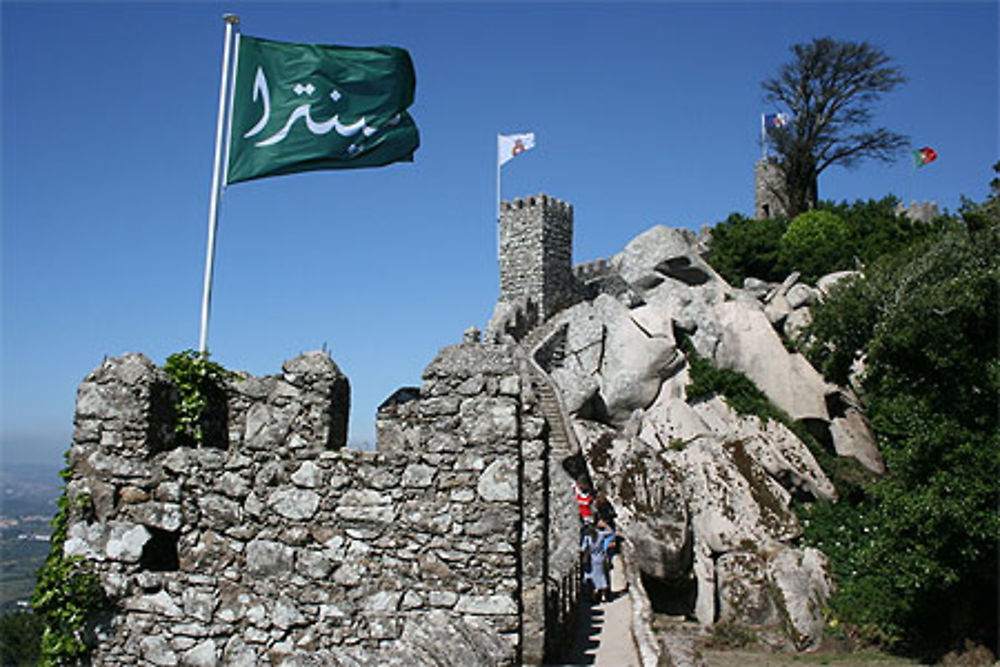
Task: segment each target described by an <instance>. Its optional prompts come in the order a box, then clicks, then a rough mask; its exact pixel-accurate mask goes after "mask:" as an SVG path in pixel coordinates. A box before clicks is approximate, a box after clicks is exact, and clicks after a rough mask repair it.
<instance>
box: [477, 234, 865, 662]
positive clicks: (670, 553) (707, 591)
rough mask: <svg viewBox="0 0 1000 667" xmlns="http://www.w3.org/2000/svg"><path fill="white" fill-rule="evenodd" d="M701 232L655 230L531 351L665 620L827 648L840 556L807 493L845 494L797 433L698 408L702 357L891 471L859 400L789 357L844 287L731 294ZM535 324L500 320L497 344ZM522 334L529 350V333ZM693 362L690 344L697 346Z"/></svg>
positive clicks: (750, 285)
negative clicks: (805, 508)
mask: <svg viewBox="0 0 1000 667" xmlns="http://www.w3.org/2000/svg"><path fill="white" fill-rule="evenodd" d="M704 250H705V247H704V245H703V243H702V242H701V240H700V239H699V238H698V237H697V236H696V235H695V234H693V233H692V232H688V231H682V230H676V229H670V228H667V227H664V226H658V227H654V228H652V229H650V230H648V231H647V232H645V233H643V234H642V235H640V236H639V237H637V238H636V239H634V240H633V241H632V242H631V243H629V244H628V246H627V247H626V248H625V249H624V250H623V251H622V252H621V253H619V254H618V255H616V256H615V257H613V258H611V260H610V261H608V262H604V263H601V270H600V271H588V272H586V274H583V273H581V275H586V276H587V282H586V283H584V284H582V285H581V291H582V293H583V294H584V295H585V296H584V297H583V298H581V299H580V300H579V301H578V302H577V303H576V304H575V305H573V306H571V307H570V308H567V309H565V310H563V311H561V312H560V313H558V314H556V315H555V316H553V317H552V318H550V319H549V320H548V321H547V322H544V323H542V324H540V325H538V326H537V327H536V328H535V330H534V331H532V332H531V333H529V334H528V335H527V336H525V337H523V338H522V345H525V346H528V347H530V352H531V353H532V354H534V355H535V358H536V359H537V360H538V361H539V362H540V363H541V364H542V366H543V367H544V368H545V369H546V371H547V372H548V373H549V374H550V376H551V377H552V379H553V380H554V382H555V384H556V385H557V386H558V388H559V390H560V392H561V393H562V398H563V402H564V405H565V406H566V409H567V411H568V412H569V413H570V415H571V417H572V420H571V421H572V424H573V428H574V430H575V431H576V435H577V438H578V440H579V442H580V445H581V449H582V451H583V454H584V456H585V457H586V460H587V463H588V468H589V473H590V476H591V478H592V480H593V483H594V484H595V486H596V487H597V488H599V489H602V490H604V491H606V492H607V493H608V495H609V497H610V498H611V499H612V500H613V502H615V503H616V504H617V506H618V509H619V514H620V517H621V523H622V527H623V531H624V534H625V535H626V537H627V540H628V548H629V549H630V550H631V555H632V557H633V558H634V561H635V563H636V565H637V566H638V567H639V569H640V571H641V572H642V575H643V580H644V581H645V582H646V584H647V586H646V588H647V590H648V591H650V593H651V595H650V597H651V598H652V599H653V604H654V607H657V608H659V609H661V610H664V611H667V612H669V613H672V614H675V615H684V616H687V617H689V618H694V619H696V620H697V621H698V622H699V623H701V624H702V625H705V626H709V625H712V624H715V623H720V622H731V623H738V624H742V625H747V626H753V627H758V628H761V629H770V630H773V631H774V632H773V633H772V634H773V635H774V636H776V637H777V636H782V637H784V638H785V639H786V641H789V642H790V643H791V644H793V645H794V646H795V647H797V648H799V649H808V648H812V647H815V646H816V645H817V644H818V642H819V640H820V637H821V634H822V624H823V618H822V609H823V606H824V603H825V600H826V598H827V596H828V595H829V593H830V590H831V586H832V582H831V579H830V574H829V568H828V565H827V561H826V558H825V556H824V555H823V554H822V553H821V552H819V551H817V550H816V549H813V548H809V547H801V546H799V544H798V538H799V537H800V535H801V532H802V531H801V528H800V526H799V524H798V521H797V519H796V516H795V514H794V513H793V512H792V510H791V508H790V505H791V502H792V499H793V498H800V499H806V500H808V499H823V500H835V499H836V496H837V492H836V489H835V487H834V485H833V484H832V483H831V481H830V479H828V477H827V475H826V474H825V473H824V471H823V469H822V468H821V467H820V465H819V464H818V463H817V461H816V458H815V456H814V455H813V453H812V452H811V451H810V450H809V448H808V447H807V446H806V445H805V444H804V443H803V442H802V440H801V439H800V438H799V437H798V436H796V435H795V433H793V432H792V430H790V429H789V428H788V427H786V426H785V425H784V424H782V423H779V422H777V421H774V420H762V419H761V418H759V417H756V416H748V415H740V414H738V413H737V412H736V411H735V410H733V409H732V408H731V407H730V406H729V405H728V404H727V403H726V400H725V399H724V398H723V397H721V396H714V397H709V398H701V399H699V400H691V399H690V398H689V397H688V396H687V391H686V389H687V386H688V384H689V383H690V369H691V361H692V360H691V359H689V358H688V355H686V354H685V353H684V351H683V349H682V346H681V341H680V340H679V339H680V338H681V337H682V336H686V337H687V338H688V339H689V340H690V342H691V345H692V346H693V349H694V350H695V351H696V352H697V354H698V355H700V356H701V357H704V358H706V359H708V360H709V361H710V362H711V363H712V364H713V365H714V366H715V367H717V368H725V369H732V370H735V371H739V372H740V373H742V374H744V375H745V376H746V377H748V378H749V379H750V380H752V381H753V382H754V384H756V386H757V387H758V388H759V389H760V390H761V391H762V392H763V393H764V394H765V395H766V396H767V398H768V399H770V401H771V402H772V403H773V404H774V406H776V407H777V408H779V409H780V410H781V411H783V412H784V413H786V414H787V415H788V416H789V417H790V419H791V420H793V422H796V423H800V424H802V425H804V426H806V427H807V428H808V430H809V432H810V433H811V434H812V435H813V436H814V437H815V438H816V440H817V441H819V442H820V443H822V445H823V446H825V447H827V448H828V450H829V451H830V453H831V454H835V455H837V456H847V457H853V458H854V459H856V460H857V461H858V462H859V463H860V464H861V465H863V466H864V467H866V468H868V469H869V470H871V471H872V472H874V473H880V472H882V470H883V465H882V461H881V457H880V455H879V452H878V450H877V448H876V446H875V442H874V438H873V436H872V433H871V431H870V429H869V428H868V425H867V423H866V421H865V418H864V415H863V414H862V413H861V412H860V410H859V409H858V401H857V398H856V396H855V395H854V393H853V392H852V390H851V389H850V388H846V387H837V386H833V385H831V384H829V383H827V382H826V381H825V380H824V379H823V378H822V376H821V375H820V374H819V373H818V372H817V371H816V369H814V368H813V367H812V366H811V365H810V364H809V363H808V361H807V360H806V359H805V358H804V357H803V356H802V355H800V354H798V353H795V352H791V351H789V349H788V348H787V347H786V342H787V340H788V339H789V338H790V337H792V336H794V335H795V334H796V333H797V332H798V331H800V330H801V328H802V327H803V326H805V324H807V323H808V321H809V317H810V316H809V308H810V306H811V305H813V304H814V303H816V302H817V301H818V300H820V299H822V298H823V296H824V294H825V293H826V291H827V290H828V289H829V286H830V284H832V283H833V282H835V281H836V280H838V279H842V278H843V277H844V275H834V276H828V277H826V278H824V279H823V280H821V281H819V284H818V285H816V286H810V285H805V284H803V283H800V282H798V276H797V275H794V274H793V275H792V276H789V277H788V279H787V280H786V281H784V283H782V284H780V285H775V284H766V283H763V282H761V281H755V280H752V279H750V280H748V281H747V282H746V284H745V285H744V286H743V287H742V288H736V287H733V286H731V285H729V284H727V283H726V281H725V280H723V279H722V278H721V277H720V276H719V275H718V274H717V273H716V272H715V271H714V270H713V269H712V268H711V266H709V265H708V263H707V262H706V261H705V260H704V259H703V257H702V254H703V251H704ZM515 322H517V323H518V324H520V322H518V318H517V317H515V316H514V314H512V312H511V308H510V305H509V304H501V306H500V307H498V308H497V311H496V315H495V316H494V320H493V321H492V322H491V324H490V329H489V335H491V336H493V337H494V338H497V339H499V338H503V337H504V336H505V335H507V334H510V333H513V330H512V323H515ZM515 337H518V335H517V334H515ZM688 349H690V348H688Z"/></svg>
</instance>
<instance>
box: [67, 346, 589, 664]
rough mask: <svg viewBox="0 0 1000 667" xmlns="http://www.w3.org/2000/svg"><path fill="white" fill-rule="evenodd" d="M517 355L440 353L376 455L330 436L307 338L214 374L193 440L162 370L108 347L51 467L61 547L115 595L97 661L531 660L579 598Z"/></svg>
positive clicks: (336, 408) (335, 397)
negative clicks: (223, 374)
mask: <svg viewBox="0 0 1000 667" xmlns="http://www.w3.org/2000/svg"><path fill="white" fill-rule="evenodd" d="M514 352H515V350H514V348H513V347H511V346H502V345H483V344H479V343H463V344H461V345H456V346H453V347H450V348H445V349H444V350H442V351H441V353H440V354H439V355H438V357H437V358H436V359H435V360H434V361H433V362H432V363H431V364H430V365H429V366H428V368H427V369H426V371H425V374H424V383H423V386H422V387H421V388H420V392H419V397H418V398H415V399H414V400H412V401H409V402H405V403H403V404H401V405H402V407H405V415H403V414H402V413H401V414H400V415H399V423H400V424H401V425H402V428H400V429H398V430H396V431H394V433H397V434H398V435H399V437H400V438H401V440H399V442H398V443H397V444H400V445H401V446H399V447H385V448H384V449H383V451H379V452H358V451H351V450H346V449H343V448H342V446H343V444H344V437H345V435H346V414H347V400H348V398H347V380H346V378H345V377H344V376H343V375H342V374H341V373H340V371H339V369H338V368H337V366H336V364H334V363H333V361H332V360H331V359H330V358H329V357H328V356H327V355H326V354H324V353H319V352H315V353H308V354H305V355H302V356H300V357H298V358H296V359H293V360H290V361H288V362H286V363H285V365H284V366H283V373H282V374H280V375H277V376H271V377H265V378H253V377H250V376H243V377H242V378H241V379H238V380H234V381H232V382H231V383H230V384H229V386H228V389H227V393H228V403H227V405H226V406H225V408H226V413H227V414H226V415H225V418H226V424H227V428H226V429H225V430H224V431H223V432H224V433H226V434H227V435H226V436H225V437H226V438H227V439H226V440H225V441H222V442H206V443H204V444H203V445H202V446H200V447H189V446H180V445H179V443H178V442H177V440H176V439H175V438H174V436H173V433H172V429H171V428H170V424H171V423H172V410H173V409H172V405H173V401H174V397H175V396H176V392H175V390H174V388H173V386H172V383H171V382H170V380H169V379H168V378H167V376H166V375H165V374H164V373H163V372H162V371H161V370H159V369H158V368H156V367H155V366H154V365H153V364H152V363H151V362H150V361H149V360H148V359H146V358H145V357H144V356H142V355H139V354H129V355H125V356H123V357H119V358H115V359H109V360H107V361H105V362H104V363H103V364H102V365H101V366H100V367H98V368H97V369H96V370H95V371H94V372H92V373H91V374H90V375H88V376H87V378H86V379H85V380H84V382H83V383H82V384H81V385H80V389H79V392H78V399H77V411H76V430H75V433H74V444H73V446H72V448H71V453H70V462H71V465H72V470H73V476H72V479H71V481H70V482H69V483H68V485H67V493H68V494H69V496H70V500H71V502H72V503H73V507H74V508H75V509H74V513H73V516H72V517H71V522H70V526H69V532H68V539H67V542H66V546H65V552H66V554H67V555H69V556H81V557H82V558H83V559H84V560H85V561H86V562H87V564H88V565H89V566H90V567H91V568H92V569H93V570H94V571H95V572H97V574H98V575H99V577H100V579H101V582H102V584H103V587H104V589H105V591H106V593H107V595H108V597H109V599H110V600H111V601H112V607H111V609H110V611H108V612H107V613H105V614H102V615H101V617H100V618H94V619H92V629H93V637H94V642H95V649H94V652H93V654H92V658H93V661H94V663H95V664H102V665H134V664H140V663H142V664H153V665H220V664H226V665H248V666H249V665H288V666H291V665H376V664H428V663H433V664H439V665H456V666H457V665H469V664H476V665H480V664H482V665H490V664H501V665H502V664H519V663H521V662H527V663H540V662H542V661H543V659H546V657H547V656H545V655H544V653H545V647H546V645H548V646H551V645H552V641H551V638H552V637H554V636H563V635H565V633H566V630H567V627H566V626H567V625H568V624H570V623H572V620H573V616H572V613H571V612H572V606H573V605H574V604H575V581H576V577H575V570H574V569H573V568H574V567H575V558H566V557H565V555H563V556H561V557H560V558H554V557H553V556H552V554H554V553H556V552H558V551H559V550H558V549H555V548H553V546H552V542H553V541H556V540H565V541H567V542H568V543H570V544H575V540H576V535H575V525H574V524H572V523H568V522H566V521H565V518H560V517H565V516H566V514H565V512H562V513H560V512H553V511H550V510H549V507H548V504H549V503H562V504H566V505H567V507H570V504H571V502H572V499H571V498H569V497H566V496H567V493H568V486H567V489H563V488H562V482H564V481H565V480H562V479H561V478H559V479H558V481H559V483H560V485H559V487H558V488H555V487H553V488H550V480H551V481H552V482H554V481H555V480H556V479H557V477H555V476H556V475H558V474H559V472H560V470H559V469H558V466H555V465H551V464H553V463H555V462H554V461H550V459H551V456H550V453H549V450H548V446H547V433H548V430H549V424H548V422H547V420H546V419H545V418H544V417H543V416H542V414H541V411H540V410H539V409H538V408H537V407H536V406H537V401H536V398H535V396H534V394H533V390H532V384H531V382H530V381H527V380H526V379H525V372H524V369H523V363H522V362H521V361H519V360H517V359H516V358H515V355H514ZM404 417H405V418H404ZM380 446H381V443H380ZM567 532H568V534H564V533H567ZM564 551H565V550H563V552H564ZM560 582H561V583H560ZM567 582H570V583H572V584H573V585H572V586H571V585H569V583H567ZM550 652H551V649H550Z"/></svg>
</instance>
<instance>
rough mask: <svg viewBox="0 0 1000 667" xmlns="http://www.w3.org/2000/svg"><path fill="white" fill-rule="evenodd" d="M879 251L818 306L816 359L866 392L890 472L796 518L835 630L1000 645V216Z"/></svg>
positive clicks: (932, 653) (930, 653) (911, 641)
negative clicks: (829, 576)
mask: <svg viewBox="0 0 1000 667" xmlns="http://www.w3.org/2000/svg"><path fill="white" fill-rule="evenodd" d="M977 210H979V211H980V213H981V214H982V217H981V218H980V220H979V222H980V223H981V224H980V226H979V227H977V228H976V229H971V230H970V229H969V228H968V227H962V226H958V227H955V226H951V227H944V228H940V229H938V230H936V231H934V232H933V233H932V234H930V235H928V236H927V237H926V238H923V239H921V240H919V241H918V242H916V243H913V244H912V245H911V246H910V247H909V248H907V249H905V250H904V251H902V252H898V253H894V254H889V255H884V256H883V257H882V258H881V259H879V260H877V261H875V262H873V263H872V265H870V266H869V267H867V269H866V272H865V277H864V278H862V279H859V280H857V281H855V282H853V283H851V284H847V285H845V286H843V287H842V288H841V289H840V290H837V291H835V292H834V294H832V295H831V297H830V298H829V299H828V300H827V302H826V303H825V304H824V305H823V306H822V307H820V308H818V309H817V310H816V312H815V315H816V317H815V320H814V322H813V325H812V326H811V327H810V329H809V330H808V334H809V335H811V336H812V337H813V338H812V340H813V345H812V348H811V350H809V352H808V353H809V355H810V357H811V358H812V359H813V361H814V363H817V364H820V365H822V367H823V369H824V371H826V372H827V373H828V377H830V379H833V380H836V381H838V382H843V381H844V379H845V378H846V374H847V369H848V367H849V365H850V362H851V361H852V360H853V359H854V358H855V357H856V356H858V355H861V354H863V355H864V359H865V366H866V370H865V371H864V373H863V375H862V376H861V379H862V389H863V391H862V398H863V401H864V403H865V406H866V409H867V414H868V416H869V418H870V420H871V424H872V427H873V430H874V431H875V434H876V436H877V438H878V443H879V447H880V448H881V450H882V453H883V456H884V458H885V462H886V470H887V472H886V474H885V476H884V477H883V478H881V479H879V480H878V481H876V482H874V483H872V484H871V485H870V486H868V487H867V488H866V490H865V493H864V495H863V497H862V498H861V499H860V500H858V499H855V500H852V502H849V503H844V502H842V503H840V504H839V505H836V506H834V505H822V504H820V505H816V506H814V507H812V508H810V509H808V510H806V511H805V512H804V514H805V517H804V518H805V519H806V521H804V524H805V525H806V526H807V528H806V535H807V539H808V540H809V541H811V542H813V543H814V544H816V545H817V546H819V547H820V548H822V549H823V550H824V551H825V552H826V553H827V554H828V555H829V556H830V558H831V562H832V564H833V567H834V570H835V573H836V575H837V582H838V593H837V594H836V596H835V597H834V598H833V600H832V605H833V608H834V610H835V611H836V613H837V615H838V616H839V617H840V618H841V620H843V621H845V622H846V623H849V624H851V625H852V626H854V627H855V628H857V629H858V630H859V632H860V633H861V634H862V635H863V636H865V637H867V638H869V639H873V640H877V641H882V642H885V643H887V644H894V643H901V644H902V645H903V646H906V647H908V648H910V649H912V650H915V651H920V652H923V653H924V655H925V657H939V656H940V654H941V653H943V652H944V651H947V650H948V649H949V648H954V647H956V646H961V642H962V641H964V640H967V639H971V640H973V641H976V642H980V643H984V644H987V645H989V646H995V642H996V630H997V599H996V590H997V569H996V564H997V562H998V560H997V557H998V554H997V547H998V543H1000V515H998V513H997V511H996V503H997V498H998V497H1000V430H998V426H1000V423H998V422H1000V419H998V417H1000V411H998V397H1000V354H998V335H1000V332H998V318H997V313H998V312H1000V298H998V289H1000V252H998V250H1000V243H998V230H1000V216H998V215H996V211H995V210H994V211H993V212H992V213H991V210H990V209H989V208H987V207H980V208H979V209H977Z"/></svg>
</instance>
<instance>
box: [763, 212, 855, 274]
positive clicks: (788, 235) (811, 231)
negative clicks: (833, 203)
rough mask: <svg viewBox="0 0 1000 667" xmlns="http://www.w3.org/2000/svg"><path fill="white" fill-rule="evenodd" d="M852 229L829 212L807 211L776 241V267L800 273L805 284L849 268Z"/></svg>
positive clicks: (852, 253) (850, 263)
mask: <svg viewBox="0 0 1000 667" xmlns="http://www.w3.org/2000/svg"><path fill="white" fill-rule="evenodd" d="M851 241H852V240H851V230H850V227H848V225H847V223H846V222H844V220H843V219H842V218H841V217H840V216H838V215H836V214H834V213H830V212H829V211H822V210H816V211H808V212H806V213H802V214H800V215H797V216H796V217H795V218H794V219H793V220H792V221H791V222H790V223H789V224H788V229H786V230H785V233H784V234H782V236H781V240H780V241H779V242H778V265H779V266H780V267H781V268H782V269H783V270H784V272H785V273H790V272H792V271H799V272H800V273H801V274H802V279H803V280H805V281H806V282H815V281H816V279H817V278H820V277H821V276H823V275H825V274H827V273H831V272H833V271H839V270H841V269H847V268H851V267H852V264H853V257H854V247H853V244H852V242H851Z"/></svg>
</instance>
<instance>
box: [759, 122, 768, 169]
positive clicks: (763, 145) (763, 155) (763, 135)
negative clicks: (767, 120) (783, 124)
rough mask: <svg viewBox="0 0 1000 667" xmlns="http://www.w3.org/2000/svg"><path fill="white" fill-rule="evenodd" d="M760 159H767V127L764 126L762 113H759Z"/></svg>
mask: <svg viewBox="0 0 1000 667" xmlns="http://www.w3.org/2000/svg"><path fill="white" fill-rule="evenodd" d="M760 159H761V160H765V159H767V128H766V127H765V126H764V114H761V115H760Z"/></svg>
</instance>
